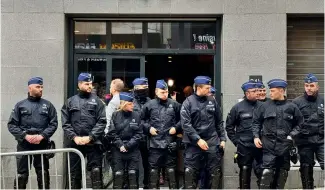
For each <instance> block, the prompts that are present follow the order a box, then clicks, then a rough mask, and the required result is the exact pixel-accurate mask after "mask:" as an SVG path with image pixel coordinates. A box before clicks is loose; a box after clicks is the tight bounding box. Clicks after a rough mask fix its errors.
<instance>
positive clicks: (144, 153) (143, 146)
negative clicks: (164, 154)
mask: <svg viewBox="0 0 325 190" xmlns="http://www.w3.org/2000/svg"><path fill="white" fill-rule="evenodd" d="M140 152H141V158H142V166H143V185H144V186H148V184H149V161H148V158H149V151H148V141H147V137H144V139H142V140H141V141H140Z"/></svg>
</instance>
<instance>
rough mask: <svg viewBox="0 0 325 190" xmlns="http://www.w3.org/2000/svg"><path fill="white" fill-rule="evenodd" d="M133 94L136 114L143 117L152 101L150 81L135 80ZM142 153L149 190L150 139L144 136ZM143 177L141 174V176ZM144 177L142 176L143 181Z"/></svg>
mask: <svg viewBox="0 0 325 190" xmlns="http://www.w3.org/2000/svg"><path fill="white" fill-rule="evenodd" d="M132 83H133V86H134V87H133V92H134V100H133V103H134V109H133V111H134V112H138V113H140V115H141V110H142V108H143V106H144V104H146V103H147V102H148V101H150V98H149V97H148V96H149V88H148V79H147V78H145V77H141V78H136V79H134V80H133V82H132ZM140 152H141V158H142V166H143V186H144V189H148V188H149V180H148V178H149V162H148V157H149V152H148V137H147V135H143V137H142V138H141V141H140ZM140 175H141V174H140ZM141 177H142V176H140V179H141Z"/></svg>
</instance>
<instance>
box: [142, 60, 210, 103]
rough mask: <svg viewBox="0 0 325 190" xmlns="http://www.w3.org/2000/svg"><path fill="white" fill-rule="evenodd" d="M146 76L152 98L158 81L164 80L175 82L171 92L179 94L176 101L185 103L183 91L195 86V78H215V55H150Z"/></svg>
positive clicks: (146, 65) (171, 86) (170, 87)
mask: <svg viewBox="0 0 325 190" xmlns="http://www.w3.org/2000/svg"><path fill="white" fill-rule="evenodd" d="M145 73H146V74H145V76H146V77H147V78H148V80H149V87H150V97H151V98H153V97H154V90H155V86H156V81H157V80H159V79H164V80H165V81H166V82H168V80H173V82H174V84H173V85H171V83H170V85H169V91H171V92H173V91H175V92H176V93H177V95H176V100H177V101H178V102H180V103H181V102H183V101H184V100H185V96H184V93H183V89H184V88H185V87H186V86H193V83H194V78H195V77H196V76H199V75H205V76H209V77H211V79H212V81H213V78H214V56H213V55H148V56H146V63H145Z"/></svg>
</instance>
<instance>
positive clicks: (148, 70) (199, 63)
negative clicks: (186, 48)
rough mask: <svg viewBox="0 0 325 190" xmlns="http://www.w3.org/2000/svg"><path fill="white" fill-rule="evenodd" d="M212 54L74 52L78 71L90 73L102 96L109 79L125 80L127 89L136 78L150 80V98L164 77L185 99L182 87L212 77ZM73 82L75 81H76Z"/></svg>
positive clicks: (178, 97)
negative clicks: (121, 54)
mask: <svg viewBox="0 0 325 190" xmlns="http://www.w3.org/2000/svg"><path fill="white" fill-rule="evenodd" d="M213 58H214V56H213V55H147V56H113V55H87V54H77V55H75V61H76V64H75V66H76V68H75V69H76V70H77V73H81V72H89V73H91V74H92V75H93V76H94V87H95V88H94V92H95V93H96V94H97V95H98V96H99V97H100V98H102V99H104V97H105V94H106V93H108V92H109V84H110V81H111V80H113V79H115V78H120V79H122V80H123V81H124V82H125V88H126V90H128V89H131V88H132V87H133V85H132V81H133V80H134V79H135V78H137V77H147V78H148V79H149V87H150V97H151V98H153V97H154V96H155V95H154V89H155V85H156V81H157V80H159V79H164V80H165V81H166V82H168V80H172V81H173V84H171V83H169V91H170V92H171V93H172V92H176V93H177V95H176V97H177V101H178V102H183V100H184V99H185V97H184V94H183V89H184V88H185V87H186V86H193V79H194V78H195V77H196V76H198V75H206V76H209V77H211V78H212V79H213V77H214V64H213ZM75 84H77V81H76V80H75Z"/></svg>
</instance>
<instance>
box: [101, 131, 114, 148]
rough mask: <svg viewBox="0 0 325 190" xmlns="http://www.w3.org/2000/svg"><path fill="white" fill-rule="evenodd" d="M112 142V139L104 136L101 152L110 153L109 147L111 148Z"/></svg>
mask: <svg viewBox="0 0 325 190" xmlns="http://www.w3.org/2000/svg"><path fill="white" fill-rule="evenodd" d="M112 141H113V137H111V136H109V135H108V134H106V135H105V136H104V137H103V139H102V145H103V146H102V148H103V151H104V152H106V151H110V150H111V147H112Z"/></svg>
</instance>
